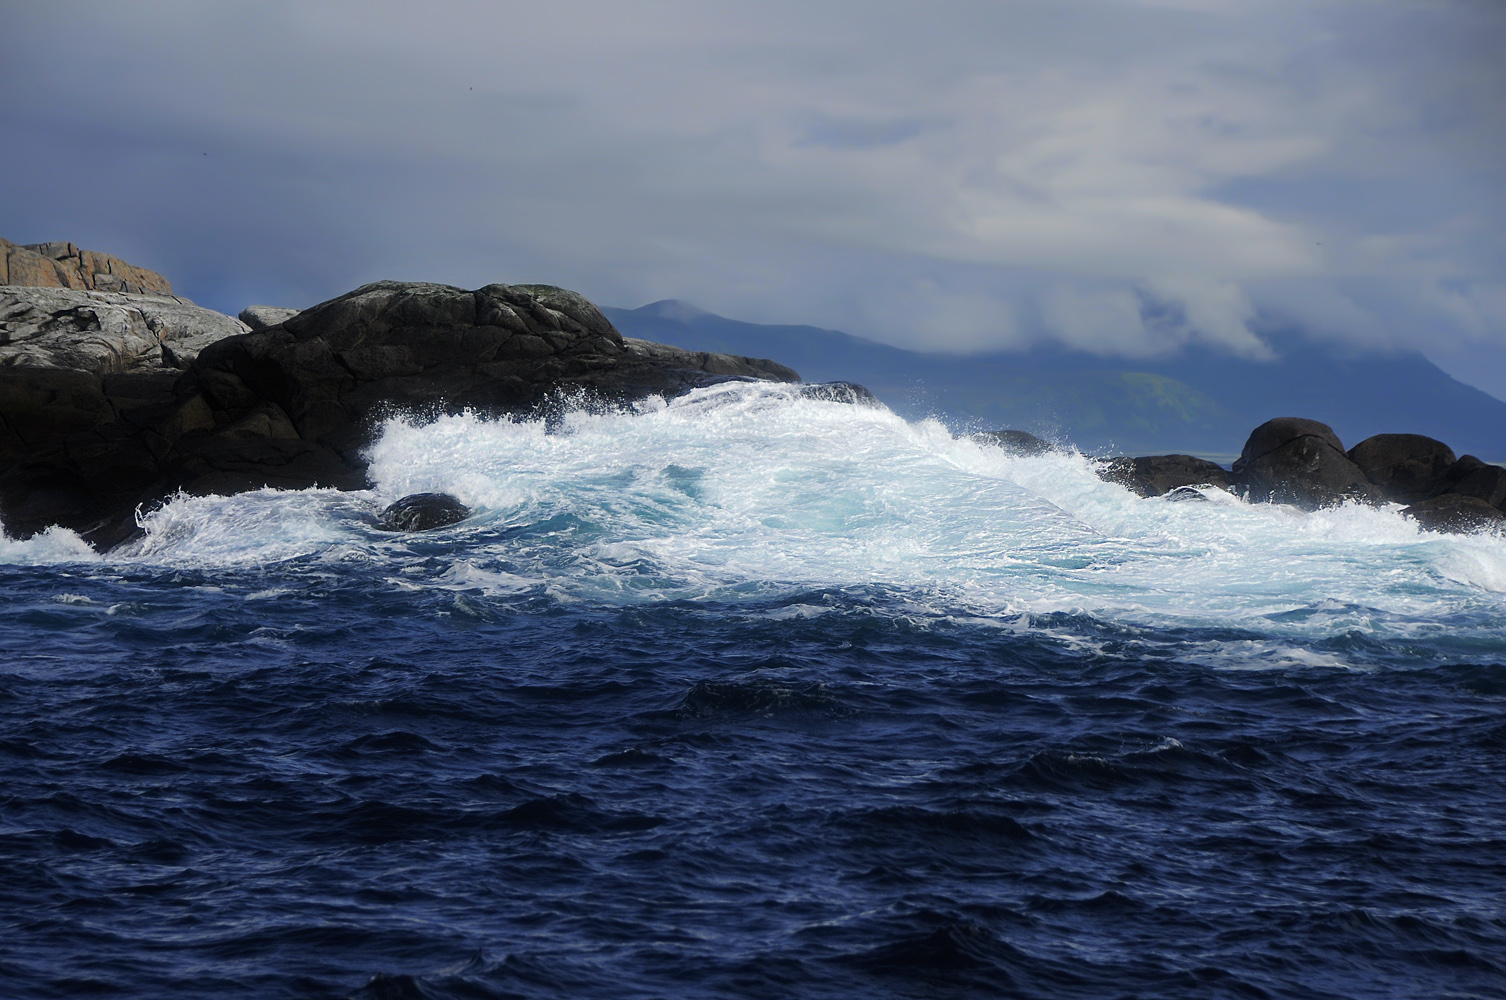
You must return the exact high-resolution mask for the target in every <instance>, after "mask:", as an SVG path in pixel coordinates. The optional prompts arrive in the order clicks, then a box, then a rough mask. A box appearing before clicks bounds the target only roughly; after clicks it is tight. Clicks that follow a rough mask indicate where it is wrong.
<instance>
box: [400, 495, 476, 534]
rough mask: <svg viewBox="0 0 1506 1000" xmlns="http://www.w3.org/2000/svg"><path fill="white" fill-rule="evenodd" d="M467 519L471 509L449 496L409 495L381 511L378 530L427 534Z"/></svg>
mask: <svg viewBox="0 0 1506 1000" xmlns="http://www.w3.org/2000/svg"><path fill="white" fill-rule="evenodd" d="M470 516H471V509H470V508H469V507H467V506H466V505H465V504H463V503H461V502H460V501H459V500H457V499H455V498H454V497H452V496H450V495H449V494H448V493H410V494H408V495H407V496H405V497H402V498H401V499H398V500H396V501H394V502H393V503H391V504H389V505H388V506H387V509H386V510H384V511H382V516H381V517H380V518H379V519H378V520H377V527H379V528H381V529H382V530H383V531H429V530H432V529H434V528H443V527H445V526H446V525H451V524H456V523H458V522H460V521H464V520H465V519H466V518H468V517H470Z"/></svg>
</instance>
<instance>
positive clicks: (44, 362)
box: [0, 285, 247, 375]
mask: <svg viewBox="0 0 1506 1000" xmlns="http://www.w3.org/2000/svg"><path fill="white" fill-rule="evenodd" d="M245 332H247V328H246V326H245V325H244V324H242V323H240V322H239V321H237V320H234V319H231V318H230V317H229V316H226V315H224V314H222V313H217V312H215V311H214V310H212V309H204V308H202V307H200V306H196V305H194V304H193V303H192V302H190V301H188V300H187V299H182V298H178V297H177V296H174V295H166V294H164V295H131V294H125V293H120V292H97V291H77V290H73V289H65V288H38V287H25V286H13V285H9V286H0V368H66V369H70V370H76V371H84V372H90V373H92V374H94V375H108V374H112V373H119V372H129V371H137V370H148V369H153V368H174V369H176V368H186V367H187V366H188V364H189V363H190V362H192V361H193V359H194V358H195V357H197V356H198V354H199V351H201V350H203V349H204V348H205V347H207V346H208V345H209V344H212V343H214V342H215V341H218V340H223V339H224V338H226V337H232V336H235V335H236V334H241V333H245Z"/></svg>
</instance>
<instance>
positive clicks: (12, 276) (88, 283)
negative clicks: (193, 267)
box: [0, 239, 173, 295]
mask: <svg viewBox="0 0 1506 1000" xmlns="http://www.w3.org/2000/svg"><path fill="white" fill-rule="evenodd" d="M0 285H31V286H36V287H41V288H72V289H77V290H81V291H88V290H93V291H100V292H125V293H127V294H132V295H172V294H173V286H172V285H171V284H170V283H169V282H168V280H167V279H166V278H164V277H163V276H162V275H160V274H158V273H157V272H156V271H148V270H147V269H146V268H144V267H137V266H135V265H134V264H127V263H126V262H125V261H123V260H121V259H120V258H119V257H112V256H110V255H109V254H107V253H97V252H95V251H93V250H80V249H79V248H78V247H76V246H74V245H73V244H72V243H32V244H28V245H26V246H17V245H16V244H14V243H12V242H10V241H9V240H3V239H0Z"/></svg>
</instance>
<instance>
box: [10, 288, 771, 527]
mask: <svg viewBox="0 0 1506 1000" xmlns="http://www.w3.org/2000/svg"><path fill="white" fill-rule="evenodd" d="M38 291H44V292H45V291H55V290H51V289H39V290H38ZM89 294H100V293H89ZM224 319H225V320H226V321H227V322H229V323H232V324H235V326H236V328H237V329H239V328H240V324H239V323H238V322H237V321H235V320H232V319H230V318H229V317H224ZM99 368H108V366H97V367H96V368H95V369H89V368H81V367H61V368H58V367H45V366H39V365H33V366H31V367H26V366H18V365H0V519H3V523H4V527H5V530H6V531H7V532H8V533H10V534H12V535H19V536H24V535H27V534H31V533H33V532H36V531H40V530H42V529H44V528H46V527H48V526H49V525H52V524H58V525H62V526H64V527H68V528H73V529H75V530H77V531H79V532H80V534H82V535H83V536H84V537H85V538H86V539H88V540H89V541H90V542H92V543H93V544H95V545H96V546H97V547H100V548H108V547H109V546H111V545H114V544H116V543H118V542H120V541H123V540H125V539H127V538H129V537H132V536H133V535H134V534H136V533H137V532H138V530H139V529H138V528H137V527H136V524H135V519H134V516H133V511H134V510H135V508H136V506H137V505H138V504H141V503H149V502H153V501H155V500H158V499H160V498H162V497H164V496H168V495H170V494H172V493H173V492H174V491H176V490H179V489H182V490H186V491H187V492H190V493H198V494H205V493H235V492H240V491H244V490H252V489H259V488H261V487H263V486H272V487H277V488H281V489H303V488H306V487H310V486H315V485H319V486H333V487H337V488H341V489H358V488H361V487H363V486H364V485H365V479H366V477H365V472H366V459H365V457H364V454H363V452H364V449H365V447H366V445H367V444H369V443H370V441H371V439H372V436H373V434H374V433H375V431H376V429H377V427H378V426H379V424H380V421H381V420H382V418H384V417H386V416H388V415H390V414H393V413H395V412H399V411H408V412H418V413H439V412H459V411H461V410H465V409H470V410H473V411H475V412H477V413H480V414H482V415H503V414H512V415H522V414H530V413H542V412H545V409H546V408H547V407H549V406H551V405H556V406H557V405H560V403H559V401H560V400H561V399H573V400H580V401H599V402H601V403H604V404H614V403H625V402H631V401H635V400H638V399H642V398H644V397H646V396H649V395H654V394H660V395H664V396H666V397H668V396H675V395H678V394H681V393H683V392H685V391H687V390H689V389H691V388H695V387H697V386H701V385H707V384H710V383H713V382H717V381H722V380H725V379H727V378H764V379H773V380H778V381H798V379H799V376H798V375H797V374H796V373H795V372H794V371H792V370H791V369H789V368H786V367H784V366H783V365H778V364H775V363H774V362H770V361H763V360H759V359H754V358H742V357H736V356H732V355H723V354H708V353H704V352H694V351H683V350H679V349H677V348H672V347H665V346H663V345H656V344H648V343H647V342H643V341H639V342H636V343H631V344H630V343H628V342H626V341H624V340H623V338H622V337H621V335H620V334H618V332H617V330H616V329H615V328H614V327H613V326H612V324H611V323H610V322H608V320H607V319H606V317H605V316H603V315H602V314H601V311H600V310H599V309H597V308H596V307H595V306H594V305H592V304H591V303H590V302H588V301H587V300H586V299H584V298H582V297H581V296H579V295H577V294H576V293H574V292H570V291H566V290H565V289H561V288H554V287H552V286H547V285H488V286H487V287H485V288H482V289H477V290H474V291H467V290H465V289H460V288H454V287H451V286H448V285H432V284H422V283H404V282H391V281H388V282H378V283H376V284H372V285H366V286H364V287H362V288H359V289H356V290H355V291H354V292H351V293H349V294H346V295H342V296H340V297H339V298H336V299H332V300H330V301H329V302H325V303H322V304H320V305H318V306H315V307H313V308H311V309H306V310H304V311H302V312H299V313H298V314H296V315H294V316H291V317H288V318H287V319H285V320H283V321H282V322H281V323H279V324H278V325H275V326H271V327H268V328H267V329H264V330H261V331H258V332H252V333H241V334H239V335H236V336H230V337H225V338H223V339H219V340H217V341H216V342H214V343H212V344H210V345H208V346H207V347H205V348H204V349H203V350H202V351H201V352H199V353H198V355H197V357H196V358H195V359H194V361H193V362H192V364H191V366H190V367H189V370H188V371H187V372H178V371H175V370H172V369H167V368H163V367H161V366H155V367H149V368H143V369H141V370H135V369H133V370H129V371H123V372H122V371H117V370H104V371H101V370H99Z"/></svg>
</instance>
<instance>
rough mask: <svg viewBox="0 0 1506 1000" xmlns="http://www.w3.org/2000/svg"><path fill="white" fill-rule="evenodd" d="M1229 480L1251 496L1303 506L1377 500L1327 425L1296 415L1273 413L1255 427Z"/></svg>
mask: <svg viewBox="0 0 1506 1000" xmlns="http://www.w3.org/2000/svg"><path fill="white" fill-rule="evenodd" d="M1232 478H1233V482H1234V484H1235V485H1236V486H1237V487H1239V488H1242V489H1244V490H1245V491H1247V493H1248V495H1249V497H1250V499H1251V500H1269V501H1271V502H1272V503H1285V504H1292V505H1293V506H1296V507H1301V508H1303V509H1306V510H1316V509H1317V508H1319V507H1327V506H1331V505H1334V504H1338V503H1342V502H1343V501H1344V500H1349V499H1354V500H1378V499H1380V498H1381V496H1380V491H1379V490H1377V489H1376V488H1375V487H1374V486H1372V485H1371V483H1370V480H1369V479H1367V478H1366V477H1365V473H1364V471H1363V470H1361V469H1360V467H1359V466H1358V465H1356V464H1355V463H1354V462H1352V461H1350V459H1349V456H1348V454H1346V453H1345V451H1344V446H1343V444H1341V443H1340V442H1339V438H1338V435H1336V434H1334V432H1333V428H1331V427H1329V426H1328V425H1327V424H1321V423H1319V422H1318V421H1316V420H1303V419H1302V418H1300V417H1277V418H1276V419H1274V420H1267V421H1266V422H1265V423H1263V424H1261V425H1260V426H1259V427H1257V428H1255V430H1254V431H1252V432H1251V433H1250V438H1249V440H1248V441H1246V442H1245V447H1244V451H1243V452H1241V454H1240V456H1239V460H1238V461H1237V462H1235V463H1234V475H1233V477H1232Z"/></svg>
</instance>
